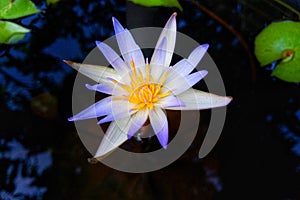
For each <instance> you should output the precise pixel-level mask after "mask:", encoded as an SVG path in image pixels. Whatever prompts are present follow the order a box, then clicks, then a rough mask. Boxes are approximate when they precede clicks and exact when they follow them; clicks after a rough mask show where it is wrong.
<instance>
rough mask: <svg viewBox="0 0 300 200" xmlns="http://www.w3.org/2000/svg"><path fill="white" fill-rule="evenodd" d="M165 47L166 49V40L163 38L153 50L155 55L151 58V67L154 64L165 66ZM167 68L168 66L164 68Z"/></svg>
mask: <svg viewBox="0 0 300 200" xmlns="http://www.w3.org/2000/svg"><path fill="white" fill-rule="evenodd" d="M166 47H167V39H166V38H165V37H164V38H163V39H162V40H161V42H160V44H159V45H158V47H157V48H156V49H155V54H153V56H152V58H151V65H153V64H156V65H159V66H165V65H164V64H165V59H166V54H167V52H166ZM166 67H168V66H166Z"/></svg>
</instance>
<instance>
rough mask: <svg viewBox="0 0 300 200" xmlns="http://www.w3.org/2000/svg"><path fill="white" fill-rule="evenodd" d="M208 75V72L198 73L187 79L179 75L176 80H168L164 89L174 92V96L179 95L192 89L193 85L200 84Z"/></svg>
mask: <svg viewBox="0 0 300 200" xmlns="http://www.w3.org/2000/svg"><path fill="white" fill-rule="evenodd" d="M206 75H207V71H206V70H201V71H197V72H195V73H192V74H190V75H188V76H185V77H183V76H181V75H180V74H178V75H177V76H176V78H174V79H170V78H168V79H167V80H166V83H165V84H164V88H166V89H167V90H170V91H172V93H173V94H174V95H178V94H180V93H182V92H184V91H186V90H188V89H189V88H191V87H192V86H193V85H195V84H196V83H197V82H199V81H200V80H201V79H202V78H204V77H205V76H206Z"/></svg>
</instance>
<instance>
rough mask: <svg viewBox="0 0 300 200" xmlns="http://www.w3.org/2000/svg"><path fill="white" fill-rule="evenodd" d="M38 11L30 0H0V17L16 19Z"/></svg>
mask: <svg viewBox="0 0 300 200" xmlns="http://www.w3.org/2000/svg"><path fill="white" fill-rule="evenodd" d="M38 12H40V10H39V9H37V7H36V6H35V5H34V3H32V2H31V1H30V0H1V1H0V19H16V18H19V17H24V16H28V15H32V14H35V13H38Z"/></svg>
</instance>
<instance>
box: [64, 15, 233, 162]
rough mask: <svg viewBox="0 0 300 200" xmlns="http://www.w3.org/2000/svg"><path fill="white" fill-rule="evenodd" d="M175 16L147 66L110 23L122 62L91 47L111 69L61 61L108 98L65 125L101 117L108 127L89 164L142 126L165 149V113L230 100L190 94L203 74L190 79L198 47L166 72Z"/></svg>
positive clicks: (200, 49) (201, 53)
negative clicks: (149, 127) (80, 74)
mask: <svg viewBox="0 0 300 200" xmlns="http://www.w3.org/2000/svg"><path fill="white" fill-rule="evenodd" d="M175 18H176V13H174V14H173V15H172V16H171V17H170V19H169V20H168V22H167V23H166V25H165V27H164V29H163V31H162V33H161V34H160V36H159V39H158V42H157V44H156V47H155V50H154V53H153V55H152V58H151V60H150V63H149V62H148V59H147V58H146V59H145V58H144V56H143V53H142V51H141V49H140V47H139V46H138V45H137V44H136V43H135V41H134V38H133V37H132V35H131V34H130V32H129V31H128V30H127V29H124V28H123V27H122V25H121V24H120V23H119V21H118V20H117V19H115V18H113V26H114V30H115V34H116V39H117V42H118V46H119V48H120V52H121V54H122V58H123V59H122V58H121V57H120V56H119V55H118V54H117V53H116V52H115V51H114V50H113V49H112V48H111V47H109V46H108V45H106V44H105V43H102V42H98V41H97V42H96V45H97V47H98V48H99V50H100V51H101V52H102V53H103V55H104V56H105V58H106V59H107V60H108V61H109V63H110V64H111V66H112V67H113V68H110V67H104V66H96V65H89V64H80V63H75V62H71V61H66V60H65V62H66V63H67V64H69V65H70V66H72V67H73V68H75V69H76V70H78V71H79V72H81V73H82V74H84V75H86V76H88V77H90V78H91V79H93V80H95V81H96V82H98V83H99V84H95V85H86V87H87V88H88V89H90V90H94V91H98V92H102V93H106V94H109V95H110V96H108V97H106V98H104V99H102V100H100V101H98V102H96V103H95V104H93V105H91V106H90V107H88V108H86V109H85V110H83V111H81V112H79V113H78V114H76V115H75V116H73V117H71V118H69V121H76V120H83V119H90V118H96V117H103V118H102V119H100V121H99V122H98V123H99V124H102V123H105V122H111V124H110V126H109V128H108V130H107V131H106V133H105V135H104V137H103V139H102V141H101V144H100V146H99V147H98V150H97V152H96V154H95V156H94V158H96V159H98V158H102V157H103V156H105V155H107V154H108V153H110V152H112V150H114V149H116V148H117V147H118V146H120V145H121V144H122V143H124V142H125V141H126V140H127V139H129V138H131V137H132V136H133V135H134V134H135V133H136V132H137V131H138V130H139V129H140V128H141V127H143V125H144V124H145V122H146V121H147V120H149V121H150V123H151V126H152V128H153V130H154V133H155V134H156V136H157V138H158V140H159V142H160V144H161V146H162V147H163V148H167V144H168V121H167V117H166V114H165V113H164V111H163V110H164V109H170V110H201V109H209V108H215V107H220V106H225V105H227V104H228V103H229V102H230V101H231V99H232V98H231V97H226V96H224V97H223V96H218V95H215V94H211V93H207V92H203V91H199V90H195V89H193V88H192V86H193V85H194V84H195V83H197V82H198V81H200V80H201V79H202V78H203V77H204V76H205V75H206V74H207V73H208V72H207V71H206V70H201V71H197V72H193V73H191V72H192V71H193V70H194V68H195V67H196V66H197V64H198V63H199V61H200V60H201V58H202V57H203V56H204V54H205V53H206V51H207V49H208V45H207V44H204V45H200V46H199V47H197V48H196V49H195V50H193V51H192V52H191V54H190V55H189V57H188V58H187V59H182V60H181V61H179V62H178V63H177V64H175V65H174V66H170V63H171V59H172V55H173V52H174V47H175V40H176V19H175Z"/></svg>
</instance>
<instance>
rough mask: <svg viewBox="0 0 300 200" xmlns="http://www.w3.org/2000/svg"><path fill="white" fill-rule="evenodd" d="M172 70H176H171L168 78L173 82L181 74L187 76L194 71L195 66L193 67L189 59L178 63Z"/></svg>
mask: <svg viewBox="0 0 300 200" xmlns="http://www.w3.org/2000/svg"><path fill="white" fill-rule="evenodd" d="M172 68H173V69H174V70H172V71H171V70H170V74H169V76H168V79H171V80H172V79H174V78H176V75H177V74H180V75H181V76H187V75H188V74H189V73H191V72H192V71H193V69H194V68H195V66H194V65H192V63H191V62H190V61H189V60H188V59H182V60H180V61H179V62H177V63H176V64H175V65H174V66H173V67H172Z"/></svg>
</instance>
